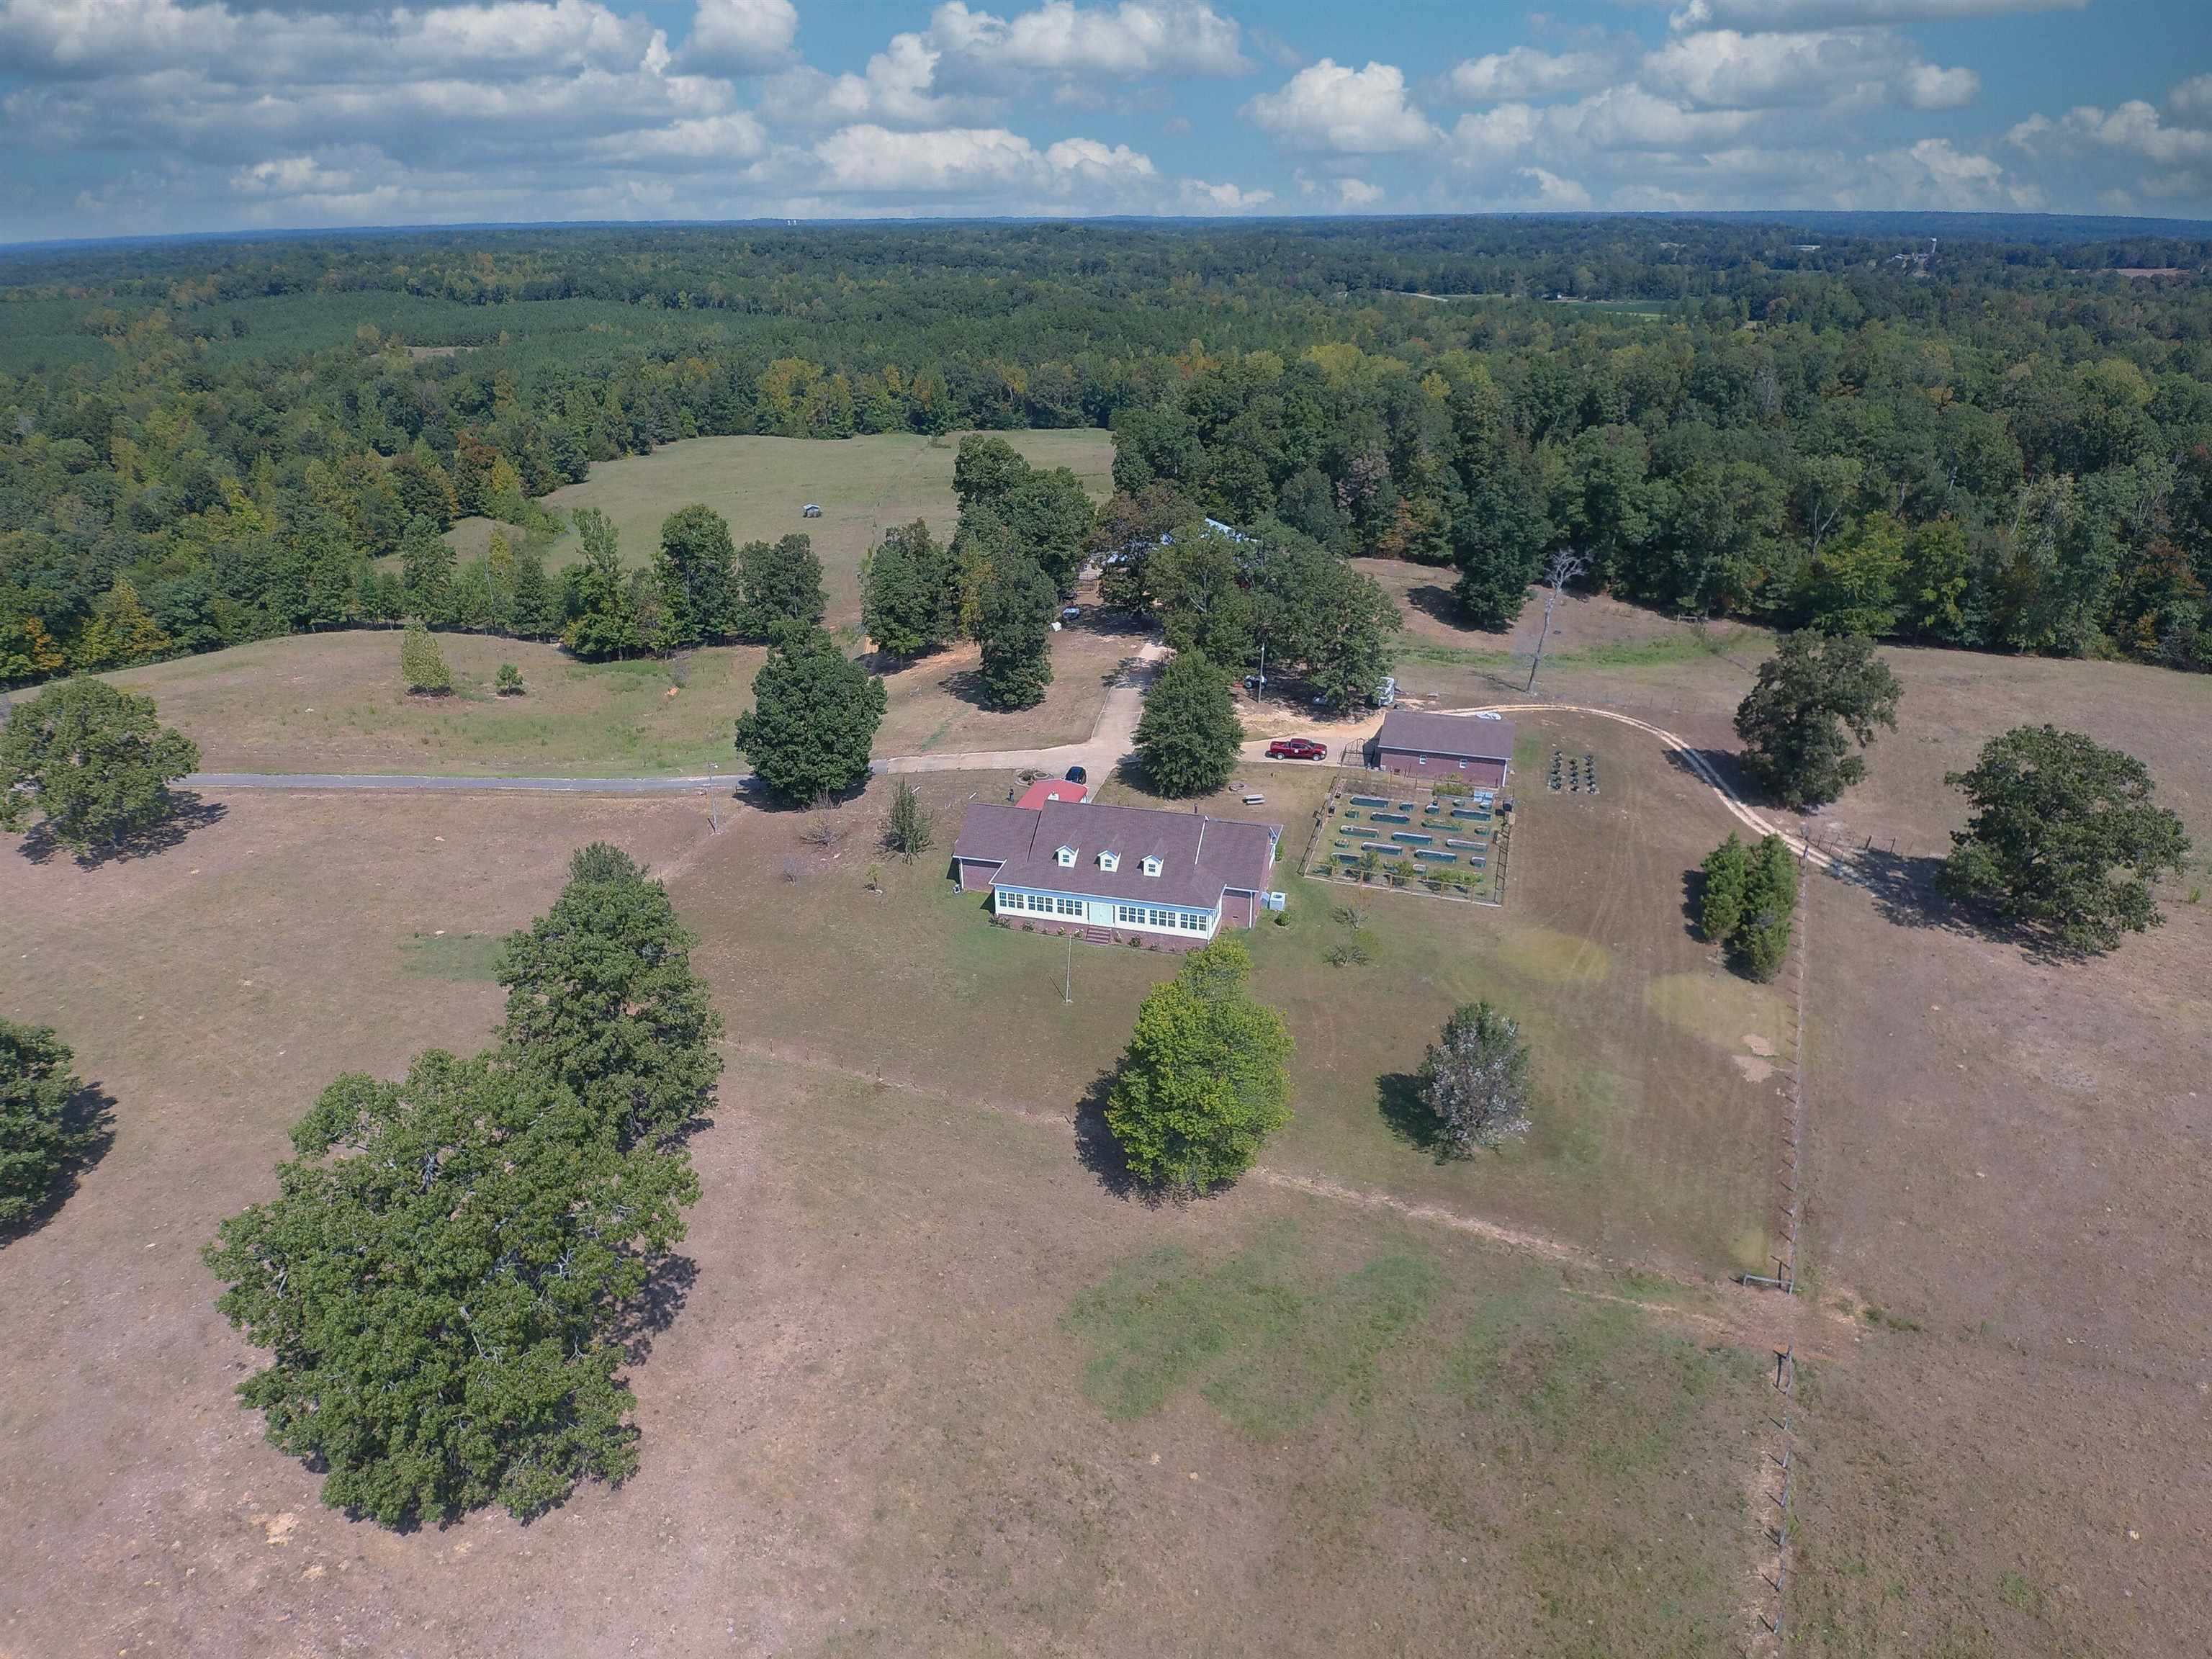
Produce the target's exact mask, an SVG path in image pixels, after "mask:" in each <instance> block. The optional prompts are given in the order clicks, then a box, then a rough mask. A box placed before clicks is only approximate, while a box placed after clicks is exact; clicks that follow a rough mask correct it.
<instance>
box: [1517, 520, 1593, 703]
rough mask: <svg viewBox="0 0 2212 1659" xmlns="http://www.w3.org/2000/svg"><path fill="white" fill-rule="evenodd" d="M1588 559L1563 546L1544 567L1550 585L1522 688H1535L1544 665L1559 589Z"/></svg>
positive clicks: (1574, 575) (1580, 572)
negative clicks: (1532, 656)
mask: <svg viewBox="0 0 2212 1659" xmlns="http://www.w3.org/2000/svg"><path fill="white" fill-rule="evenodd" d="M1588 564H1589V560H1587V559H1585V558H1583V556H1582V555H1581V554H1579V553H1577V552H1576V551H1575V550H1573V549H1572V548H1569V547H1563V548H1561V549H1560V550H1559V551H1558V552H1556V553H1554V554H1553V555H1552V558H1551V562H1550V564H1549V565H1548V566H1547V567H1546V568H1545V572H1544V574H1545V578H1546V580H1548V581H1549V582H1550V583H1551V584H1552V585H1551V587H1550V588H1549V589H1548V590H1547V592H1545V594H1544V630H1543V632H1542V633H1541V634H1539V635H1536V659H1535V660H1534V662H1532V663H1530V664H1529V665H1528V685H1527V686H1526V687H1525V688H1524V689H1525V690H1529V691H1534V690H1535V689H1536V671H1537V670H1538V669H1540V668H1541V667H1542V666H1543V665H1544V644H1545V641H1547V640H1549V639H1550V638H1551V637H1552V610H1553V606H1555V605H1558V604H1559V590H1560V589H1561V588H1562V587H1564V586H1566V585H1567V584H1568V583H1569V582H1571V581H1572V580H1574V579H1575V578H1576V577H1577V576H1579V575H1581V574H1583V569H1584V568H1586V567H1587V566H1588Z"/></svg>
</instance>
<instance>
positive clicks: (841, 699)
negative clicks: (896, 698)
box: [737, 627, 885, 806]
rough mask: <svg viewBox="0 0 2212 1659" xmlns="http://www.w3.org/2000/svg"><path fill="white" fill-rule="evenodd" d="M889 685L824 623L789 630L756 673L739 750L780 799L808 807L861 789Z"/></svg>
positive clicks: (741, 720)
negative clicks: (851, 655) (842, 645)
mask: <svg viewBox="0 0 2212 1659" xmlns="http://www.w3.org/2000/svg"><path fill="white" fill-rule="evenodd" d="M884 702H885V697H884V683H883V682H882V681H881V680H879V679H878V678H876V677H875V676H874V675H872V674H871V673H869V672H868V671H866V669H864V668H862V667H861V666H860V664H858V663H856V662H852V661H849V660H848V659H847V658H846V656H845V653H843V652H842V651H840V650H839V649H838V648H837V643H836V641H835V640H833V639H831V638H830V637H829V635H828V634H826V633H824V632H823V630H822V629H819V628H797V627H787V628H786V629H783V631H782V632H781V634H780V635H778V637H777V639H776V642H775V647H773V648H772V649H771V650H770V651H769V655H768V660H767V661H766V662H764V663H763V664H762V665H761V667H760V671H759V672H758V673H757V674H756V675H754V676H753V706H752V708H750V710H748V711H747V712H746V713H745V714H742V715H740V716H738V725H737V747H738V753H740V754H742V755H743V756H744V757H745V759H746V760H747V761H748V762H749V763H750V764H751V766H752V769H753V770H754V771H756V772H757V773H759V774H760V776H761V780H762V781H763V782H764V783H766V784H767V785H768V787H769V789H770V790H771V791H772V792H773V793H775V795H776V797H777V798H778V799H781V800H782V801H784V802H786V803H787V804H789V805H798V806H804V805H808V804H810V803H811V802H813V801H816V800H818V799H821V798H822V797H823V796H824V795H841V794H843V793H846V792H847V791H848V790H851V789H856V788H858V787H860V785H861V784H862V783H864V782H866V780H867V776H868V754H869V750H870V749H871V748H872V745H873V744H874V743H875V739H876V727H877V726H879V725H881V724H882V723H883V718H884Z"/></svg>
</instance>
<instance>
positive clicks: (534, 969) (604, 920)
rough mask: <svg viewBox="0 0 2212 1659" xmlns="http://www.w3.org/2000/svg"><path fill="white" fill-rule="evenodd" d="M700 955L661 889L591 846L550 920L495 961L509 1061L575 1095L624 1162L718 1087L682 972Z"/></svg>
mask: <svg viewBox="0 0 2212 1659" xmlns="http://www.w3.org/2000/svg"><path fill="white" fill-rule="evenodd" d="M697 943H698V940H697V939H696V938H695V937H694V936H693V935H692V934H691V933H690V932H689V931H688V930H687V929H686V928H685V927H684V925H683V924H682V923H681V922H680V921H678V920H677V918H676V910H675V907H674V906H673V905H671V903H670V902H669V901H668V892H667V890H666V889H665V888H664V887H662V885H661V884H659V882H657V881H654V880H653V879H651V878H649V877H648V876H647V873H646V872H645V870H644V869H643V868H642V867H641V866H640V865H639V864H638V863H637V862H636V860H634V859H632V858H631V857H630V856H629V854H627V853H624V852H623V850H622V849H621V848H617V847H613V846H611V845H609V844H608V843H606V842H593V843H592V845H591V846H589V847H586V848H583V849H582V850H580V852H578V853H577V854H576V855H575V857H574V859H573V860H571V861H570V863H569V866H568V885H567V886H565V887H563V888H562V890H561V896H560V897H559V898H558V899H557V900H556V901H555V902H554V905H553V908H552V909H551V910H550V911H549V912H547V913H546V914H545V915H543V916H540V917H539V918H538V920H537V921H534V922H533V923H532V924H531V926H530V927H528V928H527V929H526V930H524V931H521V932H519V933H510V934H508V935H507V943H506V946H505V948H504V950H503V951H501V957H500V967H499V982H500V983H501V985H503V986H505V987H507V1020H506V1024H504V1026H503V1027H502V1028H501V1033H500V1035H501V1040H502V1041H503V1042H504V1043H505V1044H506V1046H507V1049H508V1051H509V1053H510V1055H511V1056H512V1057H513V1058H514V1059H515V1060H516V1061H517V1063H522V1062H524V1061H526V1062H527V1063H529V1064H532V1065H534V1066H538V1067H540V1068H542V1069H543V1070H544V1071H545V1072H546V1073H548V1074H549V1075H550V1076H551V1077H552V1078H554V1079H556V1080H557V1081H558V1082H561V1083H562V1084H565V1085H567V1086H568V1087H569V1088H571V1089H573V1090H574V1091H576V1094H577V1096H578V1097H579V1098H580V1099H581V1100H582V1101H583V1102H584V1103H585V1104H586V1106H588V1107H589V1108H590V1109H592V1111H593V1112H594V1113H596V1114H597V1115H599V1117H600V1118H601V1119H602V1120H603V1121H605V1122H606V1123H607V1124H609V1125H611V1126H612V1128H613V1131H614V1133H615V1136H616V1139H617V1144H618V1145H620V1146H622V1147H623V1148H624V1149H625V1150H627V1149H629V1147H631V1146H636V1145H639V1144H641V1143H659V1142H662V1141H666V1140H669V1139H672V1138H674V1137H676V1136H678V1134H680V1133H682V1132H683V1131H684V1128H685V1127H687V1126H688V1125H690V1123H691V1122H693V1121H694V1120H696V1118H697V1117H698V1116H699V1115H701V1114H702V1112H704V1111H705V1109H706V1106H707V1100H708V1094H709V1092H710V1091H712V1090H713V1088H714V1079H716V1078H717V1077H719V1076H720V1075H721V1070H722V1061H721V1057H720V1055H719V1054H716V1053H715V1051H714V1040H715V1039H716V1038H717V1037H719V1036H720V1035H721V1033H722V1022H721V1018H720V1016H719V1015H717V1014H716V1013H715V1012H714V1006H713V1005H712V1004H711V1003H710V1002H709V1001H708V996H707V985H706V981H704V980H702V979H701V978H700V977H699V975H698V974H697V973H696V971H695V970H694V969H693V968H692V966H691V950H692V947H693V946H694V945H696V944H697Z"/></svg>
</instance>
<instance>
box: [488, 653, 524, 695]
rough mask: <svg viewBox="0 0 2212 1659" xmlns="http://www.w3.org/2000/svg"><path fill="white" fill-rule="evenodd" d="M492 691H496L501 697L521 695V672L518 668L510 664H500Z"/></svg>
mask: <svg viewBox="0 0 2212 1659" xmlns="http://www.w3.org/2000/svg"><path fill="white" fill-rule="evenodd" d="M494 689H495V690H497V691H498V693H499V695H500V696H502V697H519V696H521V695H522V671H521V670H520V668H517V667H516V666H515V665H513V663H511V662H503V663H501V664H500V665H499V673H498V676H497V678H495V681H494Z"/></svg>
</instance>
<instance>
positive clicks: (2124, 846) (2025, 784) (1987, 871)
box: [1938, 726, 2189, 954]
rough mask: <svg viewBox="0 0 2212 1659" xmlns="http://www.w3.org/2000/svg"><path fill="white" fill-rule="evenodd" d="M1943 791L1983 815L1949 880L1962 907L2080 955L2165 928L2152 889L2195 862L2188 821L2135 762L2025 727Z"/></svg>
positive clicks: (1954, 855)
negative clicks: (1984, 909) (2159, 800)
mask: <svg viewBox="0 0 2212 1659" xmlns="http://www.w3.org/2000/svg"><path fill="white" fill-rule="evenodd" d="M1944 781H1945V782H1946V783H1948V784H1949V785H1950V786H1951V787H1953V788H1954V789H1960V790H1963V791H1964V792H1965V793H1966V799H1967V800H1968V801H1969V802H1970V803H1971V804H1972V807H1973V814H1972V817H1969V818H1968V819H1967V821H1966V828H1965V829H1960V830H1954V832H1953V833H1952V836H1951V841H1952V848H1951V855H1950V857H1949V858H1948V859H1947V860H1945V861H1944V865H1943V869H1942V873H1941V875H1940V876H1939V878H1938V880H1939V882H1940V883H1941V884H1942V888H1943V890H1944V891H1945V892H1947V893H1948V894H1950V895H1951V896H1953V897H1954V898H1958V899H1961V900H1966V901H1969V902H1976V903H1981V904H1986V905H1988V906H1989V907H1990V908H1992V909H1994V910H1996V912H1997V914H1999V915H2003V916H2006V917H2008V918H2009V919H2011V920H2012V921H2015V922H2018V923H2019V924H2021V926H2022V927H2027V928H2028V929H2031V930H2033V932H2035V933H2039V934H2042V935H2044V936H2045V937H2047V938H2048V939H2050V940H2051V942H2052V943H2053V944H2054V945H2057V947H2058V948H2059V949H2060V950H2062V951H2069V952H2073V953H2077V954H2078V953H2086V952H2091V951H2109V950H2111V949H2112V948H2113V947H2114V946H2115V945H2118V944H2119V942H2120V940H2121V939H2122V937H2123V936H2124V935H2125V934H2128V933H2142V931H2143V930H2144V929H2146V928H2148V927H2156V926H2157V925H2158V924H2159V923H2160V921H2163V920H2164V918H2163V917H2162V916H2161V915H2160V913H2159V908H2158V901H2157V898H2156V896H2155V895H2154V892H2153V891H2152V884H2153V883H2154V882H2156V881H2158V880H2159V879H2160V878H2161V877H2164V876H2166V875H2167V874H2169V873H2178V872H2179V871H2180V869H2181V868H2182V866H2183V863H2184V862H2185V860H2187V858H2188V856H2189V837H2188V836H2187V834H2186V833H2185V831H2184V830H2183V829H2182V824H2181V820H2180V818H2179V817H2176V816H2175V815H2174V813H2173V812H2172V811H2169V810H2168V809H2166V807H2163V806H2160V805H2155V804H2154V802H2153V801H2152V799H2151V796H2152V793H2153V786H2152V783H2151V778H2150V773H2149V770H2148V768H2146V767H2145V766H2144V765H2143V763H2142V762H2141V761H2139V760H2137V759H2136V757H2134V756H2132V755H2129V754H2124V753H2123V752H2121V751H2120V750H2117V749H2107V748H2106V747H2105V746H2104V745H2103V744H2100V743H2097V742H2095V741H2093V740H2092V739H2091V738H2086V737H2084V736H2082V735H2081V733H2080V732H2062V731H2060V730H2058V729H2057V727H2055V726H2015V727H2014V728H2013V730H2011V731H2009V732H2006V733H2005V734H2004V735H2003V736H2002V737H2001V738H1991V739H1990V741H1989V742H1988V743H1986V744H1984V745H1983V746H1982V752H1981V757H1980V758H1979V760H1978V761H1977V762H1976V763H1975V764H1974V766H1973V767H1972V769H1971V770H1968V771H1965V772H1953V773H1950V774H1948V775H1947V776H1946V777H1945V779H1944Z"/></svg>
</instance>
